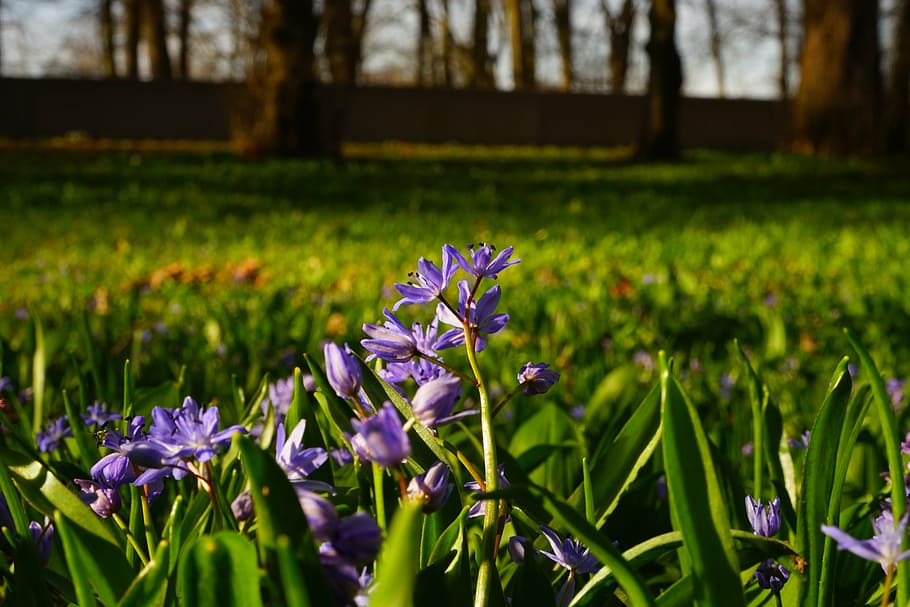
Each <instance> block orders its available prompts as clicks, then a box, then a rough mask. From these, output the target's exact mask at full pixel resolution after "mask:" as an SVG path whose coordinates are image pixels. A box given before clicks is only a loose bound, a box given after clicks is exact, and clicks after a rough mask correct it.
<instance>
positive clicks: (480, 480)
mask: <svg viewBox="0 0 910 607" xmlns="http://www.w3.org/2000/svg"><path fill="white" fill-rule="evenodd" d="M439 442H440V443H441V444H442V446H443V447H444V448H445V449H447V450H448V451H449V452H451V453H454V454H455V457H457V458H458V461H460V462H461V465H462V466H464V467H465V470H467V471H468V473H469V474H470V475H471V477H472V478H473V479H474V480H475V481H476V482H477V484H478V485H480V489H481V491H486V489H485V488H484V487H485V486H486V483H485V482H484V480H483V477H482V476H481V475H480V472H478V471H477V468H475V467H474V464H472V463H471V460H469V459H468V456H467V455H465V454H464V453H462V451H461V450H460V449H459V448H458V447H456V446H455V445H453V444H452V443H450V442H449V441H447V440H444V439H440V441H439Z"/></svg>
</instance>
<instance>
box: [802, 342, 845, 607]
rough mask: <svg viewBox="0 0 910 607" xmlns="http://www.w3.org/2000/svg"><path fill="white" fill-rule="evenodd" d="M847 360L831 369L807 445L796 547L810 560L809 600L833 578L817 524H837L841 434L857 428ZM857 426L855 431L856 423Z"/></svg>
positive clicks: (828, 545)
mask: <svg viewBox="0 0 910 607" xmlns="http://www.w3.org/2000/svg"><path fill="white" fill-rule="evenodd" d="M847 362H848V359H847V358H846V357H845V358H844V359H842V360H841V361H840V364H838V365H837V368H836V369H835V371H834V375H833V376H832V378H831V388H830V390H829V392H828V395H827V396H826V397H825V402H824V403H823V404H822V406H821V408H820V409H819V411H818V415H817V416H816V418H815V423H814V424H813V426H812V430H811V434H810V439H809V448H808V449H807V450H806V465H805V466H804V473H803V484H802V491H800V500H799V517H798V519H797V520H798V522H799V524H798V527H797V534H798V537H799V546H800V549H801V550H802V551H803V554H804V556H805V558H806V560H807V561H808V562H809V567H808V569H807V570H806V583H805V584H802V585H801V590H802V592H804V593H805V595H804V597H803V600H804V601H808V602H809V603H808V604H816V603H818V601H819V600H820V599H821V597H823V596H827V595H828V593H829V592H830V591H831V582H832V581H833V580H832V578H831V576H832V575H833V573H834V562H833V560H834V559H833V558H832V557H833V551H834V540H833V539H832V538H830V537H828V536H827V535H823V534H822V532H821V526H822V525H837V524H838V522H839V521H838V515H839V513H840V493H838V494H837V495H834V493H833V490H834V488H835V485H838V487H839V489H842V487H843V479H841V480H840V482H837V480H836V479H837V472H838V470H840V471H841V472H843V474H844V476H846V471H847V465H848V464H849V460H850V455H851V454H852V452H853V447H852V445H851V446H850V447H849V450H848V452H843V451H841V445H842V444H843V445H844V447H846V444H845V443H844V435H845V434H846V435H851V434H852V433H853V431H854V430H855V428H854V426H855V420H846V424H845V418H846V413H847V407H848V403H849V402H850V392H851V391H852V389H853V382H852V380H851V379H850V374H849V373H848V372H847ZM856 431H857V435H858V433H859V432H858V429H856ZM854 442H855V439H854ZM842 459H846V461H842ZM832 463H833V464H834V465H832ZM825 554H827V555H828V558H825ZM829 598H830V597H829ZM825 604H827V603H825Z"/></svg>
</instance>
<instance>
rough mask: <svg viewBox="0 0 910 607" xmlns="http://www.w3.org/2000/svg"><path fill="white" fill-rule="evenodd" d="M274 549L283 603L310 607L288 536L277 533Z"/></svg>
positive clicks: (308, 597)
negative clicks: (276, 556)
mask: <svg viewBox="0 0 910 607" xmlns="http://www.w3.org/2000/svg"><path fill="white" fill-rule="evenodd" d="M276 550H277V555H278V573H279V575H280V577H281V589H282V591H283V593H284V601H285V603H284V604H285V605H287V606H288V607H311V605H312V603H311V602H310V595H309V592H308V591H307V587H306V583H305V582H304V579H303V576H302V575H300V571H299V570H298V568H297V557H296V556H295V555H294V548H293V546H291V540H290V538H288V536H286V535H279V536H278V543H277V546H276Z"/></svg>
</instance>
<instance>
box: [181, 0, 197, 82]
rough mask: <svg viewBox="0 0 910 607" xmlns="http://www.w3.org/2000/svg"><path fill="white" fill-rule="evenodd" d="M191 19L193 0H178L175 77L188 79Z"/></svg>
mask: <svg viewBox="0 0 910 607" xmlns="http://www.w3.org/2000/svg"><path fill="white" fill-rule="evenodd" d="M192 19H193V0H180V6H179V8H178V12H177V40H178V42H179V43H180V46H179V47H178V51H177V77H178V78H180V79H181V80H189V79H190V23H191V22H192Z"/></svg>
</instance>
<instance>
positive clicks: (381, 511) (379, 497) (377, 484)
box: [370, 462, 386, 533]
mask: <svg viewBox="0 0 910 607" xmlns="http://www.w3.org/2000/svg"><path fill="white" fill-rule="evenodd" d="M370 466H371V467H372V468H373V493H374V494H375V498H376V499H375V500H374V501H375V502H376V522H377V523H378V524H379V528H380V529H382V531H383V533H385V531H386V517H385V488H384V487H383V484H382V481H383V479H382V468H381V467H380V466H379V464H376V463H374V462H370Z"/></svg>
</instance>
